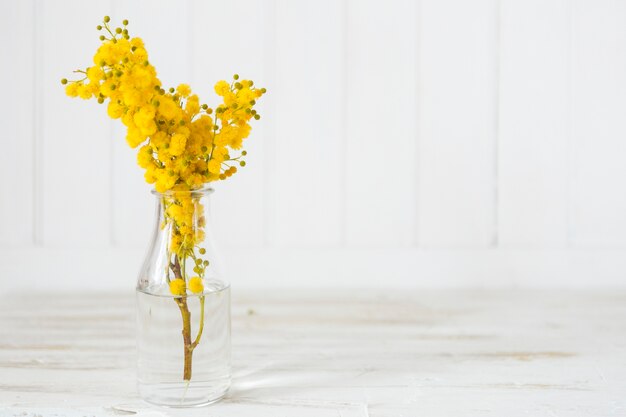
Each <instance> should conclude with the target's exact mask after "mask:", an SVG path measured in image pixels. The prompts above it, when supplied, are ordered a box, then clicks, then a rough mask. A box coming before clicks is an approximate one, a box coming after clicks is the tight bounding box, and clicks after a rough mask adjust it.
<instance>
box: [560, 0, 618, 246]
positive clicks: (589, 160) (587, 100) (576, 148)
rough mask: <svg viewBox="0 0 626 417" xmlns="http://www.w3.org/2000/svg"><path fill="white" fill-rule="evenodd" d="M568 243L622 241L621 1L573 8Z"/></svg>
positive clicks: (603, 0) (580, 4) (578, 4)
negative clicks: (570, 192)
mask: <svg viewBox="0 0 626 417" xmlns="http://www.w3.org/2000/svg"><path fill="white" fill-rule="evenodd" d="M572 17H573V39H572V71H573V72H572V96H573V97H572V165H573V166H574V167H575V170H574V171H573V178H572V195H571V199H572V205H573V212H572V222H573V230H572V242H573V244H574V245H594V246H603V245H618V244H619V245H623V244H624V243H626V216H625V215H624V213H626V187H625V186H624V183H625V178H626V163H625V161H626V140H625V138H626V54H625V53H624V51H626V25H624V22H626V3H624V2H620V1H612V0H599V1H575V2H574V3H573V10H572Z"/></svg>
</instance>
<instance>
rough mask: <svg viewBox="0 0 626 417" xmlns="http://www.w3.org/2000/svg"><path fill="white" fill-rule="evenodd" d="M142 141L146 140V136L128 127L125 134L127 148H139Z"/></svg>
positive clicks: (134, 128)
mask: <svg viewBox="0 0 626 417" xmlns="http://www.w3.org/2000/svg"><path fill="white" fill-rule="evenodd" d="M144 140H146V135H144V134H143V133H141V130H139V129H138V128H136V127H129V128H128V132H127V133H126V142H127V143H128V146H130V147H131V148H136V147H137V146H139V145H140V144H141V143H142V142H143V141H144Z"/></svg>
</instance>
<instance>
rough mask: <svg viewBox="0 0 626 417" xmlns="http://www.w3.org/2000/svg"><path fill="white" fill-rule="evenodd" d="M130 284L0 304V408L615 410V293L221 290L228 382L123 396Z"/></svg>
mask: <svg viewBox="0 0 626 417" xmlns="http://www.w3.org/2000/svg"><path fill="white" fill-rule="evenodd" d="M133 302H134V301H133V294H132V293H130V292H129V293H120V294H106V295H94V296H76V295H67V294H66V295H57V296H49V295H44V294H39V295H12V296H6V295H5V296H4V297H3V298H2V302H1V305H0V310H1V313H2V315H1V318H0V324H1V327H0V328H1V333H0V335H1V337H0V415H2V416H23V417H27V416H30V417H35V416H46V417H47V416H75V417H79V416H80V417H89V416H125V415H128V416H131V415H135V416H154V417H158V416H169V415H172V416H215V417H217V416H222V417H227V416H250V417H264V416H272V417H283V416H284V417H300V416H302V417H309V416H310V417H327V416H328V417H331V416H332V417H364V416H371V417H375V416H380V417H382V416H385V417H399V416H404V417H418V416H499V417H511V416H595V417H598V416H626V292H624V291H605V292H590V291H587V292H570V291H518V290H515V291H512V290H506V291H505V290H494V291H477V290H472V291H460V290H459V291H433V290H428V291H395V292H394V291H388V292H357V293H353V292H342V293H339V294H337V293H334V292H330V291H328V292H324V291H316V292H314V293H305V292H301V291H300V292H289V291H281V292H273V293H271V294H269V293H268V294H264V293H262V292H254V293H246V294H242V293H239V292H237V291H235V292H234V294H233V363H234V381H233V387H232V389H231V391H230V394H229V396H228V397H227V398H226V399H225V400H224V401H222V402H220V403H218V404H215V405H212V406H209V407H204V408H200V409H187V410H175V409H164V408H157V407H152V406H148V405H147V404H145V403H143V402H142V401H141V400H139V399H138V398H137V395H136V392H135V371H134V338H133V329H134V305H133Z"/></svg>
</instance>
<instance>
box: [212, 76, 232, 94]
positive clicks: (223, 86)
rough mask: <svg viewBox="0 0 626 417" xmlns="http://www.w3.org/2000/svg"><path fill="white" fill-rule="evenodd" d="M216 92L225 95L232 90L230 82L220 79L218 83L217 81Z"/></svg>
mask: <svg viewBox="0 0 626 417" xmlns="http://www.w3.org/2000/svg"><path fill="white" fill-rule="evenodd" d="M215 92H216V93H217V95H218V96H222V97H224V96H225V95H226V94H228V93H229V92H230V84H228V83H227V82H226V81H224V80H221V81H218V82H217V83H215Z"/></svg>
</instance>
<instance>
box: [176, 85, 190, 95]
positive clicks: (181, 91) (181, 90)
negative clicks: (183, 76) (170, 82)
mask: <svg viewBox="0 0 626 417" xmlns="http://www.w3.org/2000/svg"><path fill="white" fill-rule="evenodd" d="M176 92H177V93H178V95H179V96H181V97H187V96H188V95H189V94H191V88H190V87H189V86H188V85H187V84H180V85H179V86H178V87H176Z"/></svg>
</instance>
